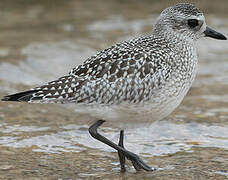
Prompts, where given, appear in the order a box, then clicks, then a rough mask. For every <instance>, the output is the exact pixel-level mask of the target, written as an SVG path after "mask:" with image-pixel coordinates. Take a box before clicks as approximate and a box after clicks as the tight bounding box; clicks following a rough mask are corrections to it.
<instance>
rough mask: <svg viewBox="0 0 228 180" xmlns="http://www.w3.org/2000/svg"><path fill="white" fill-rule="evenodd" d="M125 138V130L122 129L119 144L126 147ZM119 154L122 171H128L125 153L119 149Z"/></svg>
mask: <svg viewBox="0 0 228 180" xmlns="http://www.w3.org/2000/svg"><path fill="white" fill-rule="evenodd" d="M123 139H124V131H123V130H121V131H120V139H119V144H118V145H119V146H120V147H122V148H124V145H123ZM118 156H119V160H120V169H121V172H125V171H126V168H125V155H124V154H123V153H122V152H121V151H118Z"/></svg>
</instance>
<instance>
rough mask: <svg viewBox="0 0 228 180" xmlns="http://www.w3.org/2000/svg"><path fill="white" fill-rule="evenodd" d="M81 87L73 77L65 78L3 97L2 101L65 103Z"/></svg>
mask: <svg viewBox="0 0 228 180" xmlns="http://www.w3.org/2000/svg"><path fill="white" fill-rule="evenodd" d="M80 85H81V83H80V81H76V78H74V77H73V76H71V75H69V76H63V77H61V78H59V79H57V80H55V81H52V82H49V83H47V84H46V85H43V86H40V87H36V88H34V89H32V90H28V91H24V92H19V93H16V94H12V95H8V96H5V97H3V99H2V101H20V102H21V101H24V102H30V103H52V102H55V103H64V102H65V101H68V100H69V99H70V98H74V95H75V91H76V89H77V88H78V87H79V86H80Z"/></svg>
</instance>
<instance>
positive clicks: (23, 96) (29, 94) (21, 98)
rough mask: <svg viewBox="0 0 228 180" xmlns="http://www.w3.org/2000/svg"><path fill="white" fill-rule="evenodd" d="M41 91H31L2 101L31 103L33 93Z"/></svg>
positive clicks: (4, 98) (5, 97)
mask: <svg viewBox="0 0 228 180" xmlns="http://www.w3.org/2000/svg"><path fill="white" fill-rule="evenodd" d="M38 91H39V90H29V91H24V92H20V93H16V94H11V95H8V96H4V97H3V98H2V101H26V102H27V101H29V100H30V99H31V97H32V94H33V93H36V92H38Z"/></svg>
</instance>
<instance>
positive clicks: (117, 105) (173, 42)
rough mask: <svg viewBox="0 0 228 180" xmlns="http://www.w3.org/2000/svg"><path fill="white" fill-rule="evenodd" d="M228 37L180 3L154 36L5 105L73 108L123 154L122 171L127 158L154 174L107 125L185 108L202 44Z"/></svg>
mask: <svg viewBox="0 0 228 180" xmlns="http://www.w3.org/2000/svg"><path fill="white" fill-rule="evenodd" d="M203 37H211V38H214V39H218V40H226V37H225V36H224V35H223V34H221V33H219V32H217V31H215V30H213V29H212V28H210V27H209V26H207V25H206V22H205V17H204V15H203V13H202V12H201V10H200V9H198V8H197V7H196V6H194V5H193V4H189V3H178V4H175V5H173V6H171V7H168V8H166V9H164V10H163V11H162V12H161V14H160V15H159V17H158V18H157V19H156V21H155V24H154V26H153V30H152V32H151V34H150V35H147V36H142V37H138V38H134V39H131V40H126V41H123V42H120V43H117V44H115V45H113V46H111V47H109V48H106V49H104V50H102V51H99V52H98V53H97V54H95V55H93V56H91V57H89V58H87V59H86V60H85V61H84V63H82V64H80V65H78V66H76V67H74V68H73V69H72V70H71V71H70V72H69V74H67V75H65V76H62V77H60V78H58V79H56V80H54V81H51V82H48V83H46V84H44V85H41V86H38V87H35V88H33V89H30V90H27V91H24V92H19V93H16V94H11V95H7V96H4V97H3V99H2V100H3V101H19V102H28V103H62V104H66V103H73V104H74V105H75V109H77V110H78V111H81V112H85V113H88V114H90V115H91V116H93V117H94V118H95V119H96V122H95V123H93V124H92V125H91V126H90V127H89V133H90V135H91V136H92V137H93V138H95V139H96V140H98V141H101V142H102V143H104V144H106V145H108V146H110V147H112V148H114V149H115V150H117V151H118V155H119V160H120V166H121V171H122V172H125V171H126V167H125V159H126V158H127V159H128V160H130V161H131V162H132V165H133V166H134V168H135V169H136V171H138V170H145V171H154V170H156V168H153V167H150V166H149V165H147V164H146V163H145V162H144V161H143V160H142V159H141V158H140V157H139V156H138V155H137V154H135V153H133V152H130V151H128V150H127V149H126V148H125V147H124V144H123V138H124V130H121V131H120V139H119V143H118V144H117V143H114V142H112V141H110V140H109V139H107V138H106V137H104V136H103V135H101V134H100V133H99V132H98V128H99V127H100V126H101V125H102V124H103V123H104V122H105V121H111V122H115V121H121V120H127V121H128V122H129V123H130V122H131V121H138V122H141V121H149V122H153V121H158V120H161V119H163V118H165V117H167V116H168V115H169V114H170V113H172V112H173V111H174V109H175V108H176V107H177V106H178V105H179V104H180V103H181V101H182V100H183V98H184V97H185V95H186V94H187V92H188V91H189V89H190V87H191V85H192V83H193V81H194V79H195V76H196V74H197V64H198V57H197V46H196V42H197V40H199V39H201V38H203Z"/></svg>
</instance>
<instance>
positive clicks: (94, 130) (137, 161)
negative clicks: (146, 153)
mask: <svg viewBox="0 0 228 180" xmlns="http://www.w3.org/2000/svg"><path fill="white" fill-rule="evenodd" d="M104 122H105V121H104V120H98V121H96V122H95V123H94V124H93V125H92V126H90V127H89V133H90V135H91V136H92V137H93V138H95V139H97V140H98V141H101V142H103V143H104V144H107V145H108V146H110V147H112V148H114V149H116V150H117V151H119V152H121V153H122V154H123V155H124V156H125V157H127V158H128V159H129V160H131V161H132V163H133V165H136V166H137V168H140V169H144V170H146V171H154V170H155V168H151V167H150V166H148V165H147V164H146V163H144V162H143V160H141V159H140V158H139V156H138V155H136V154H134V153H132V152H130V151H128V150H126V149H124V148H123V147H121V146H119V145H117V144H115V143H113V142H112V141H110V140H109V139H107V138H105V137H104V136H102V135H100V134H99V133H98V132H97V128H98V127H99V126H101V125H102V124H103V123H104ZM134 167H135V166H134ZM136 170H138V169H136Z"/></svg>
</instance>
